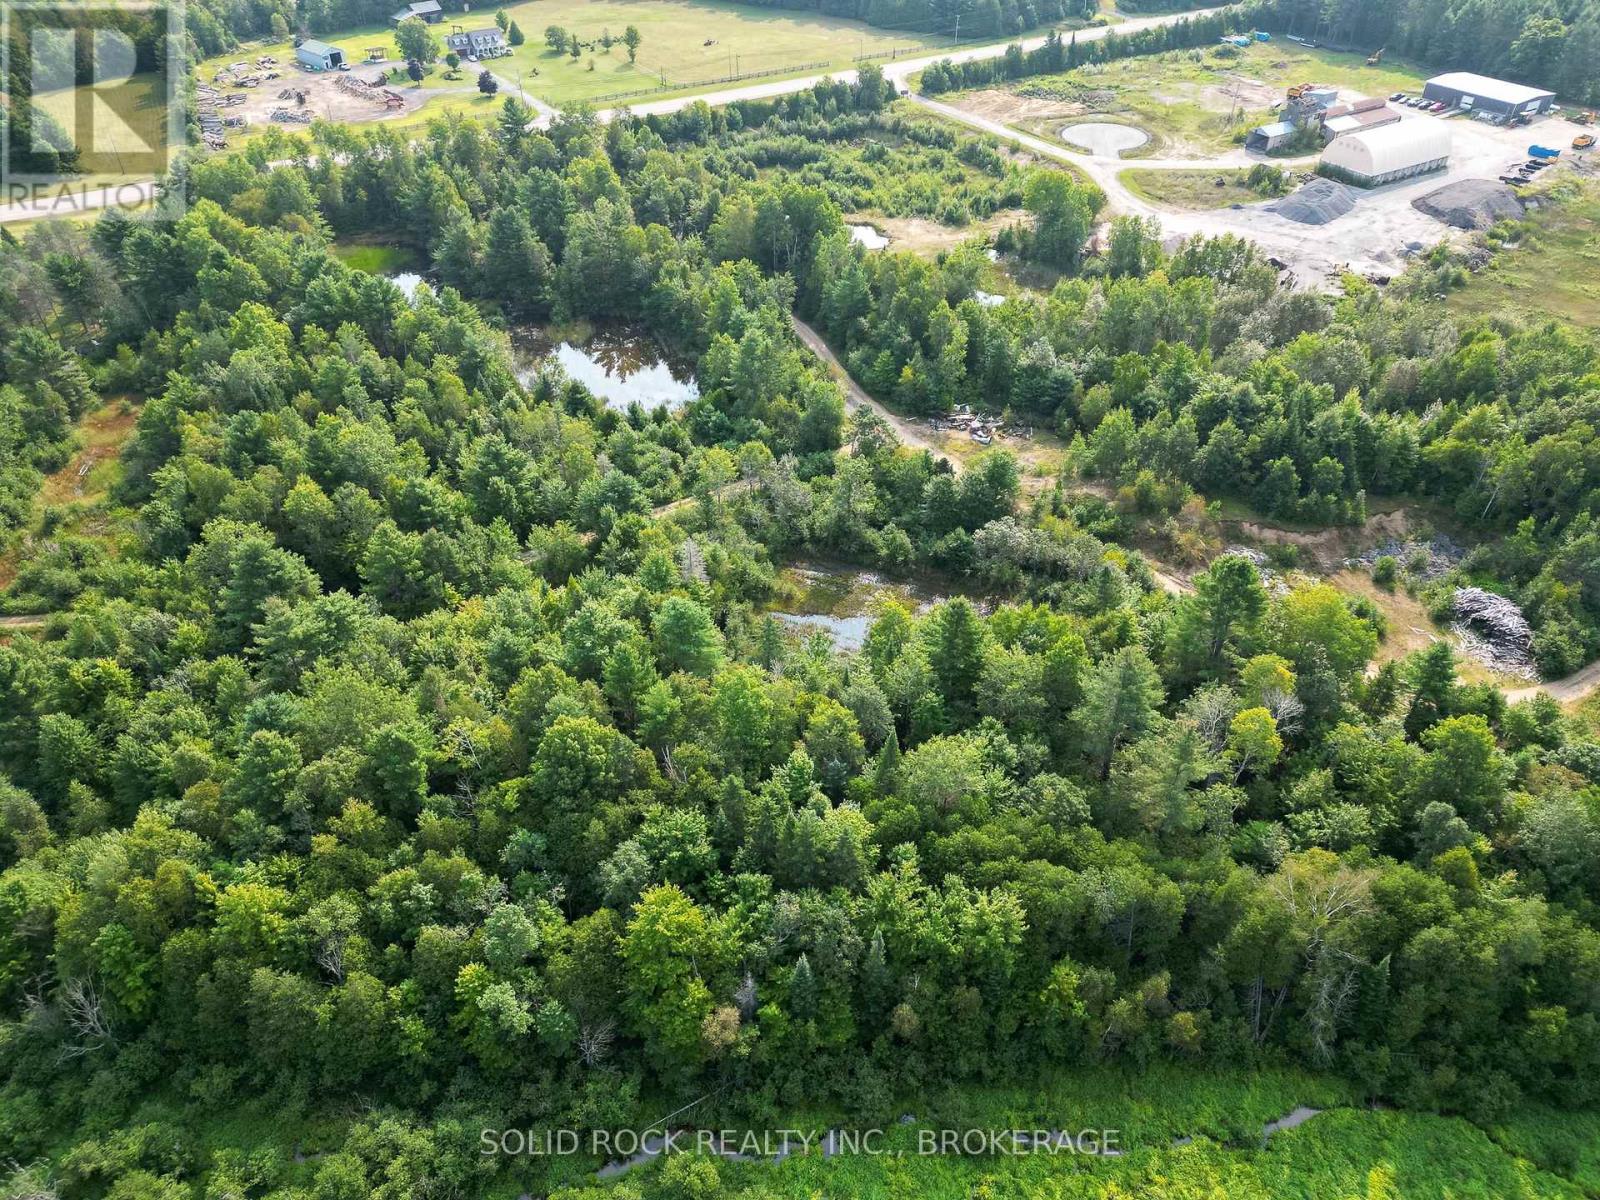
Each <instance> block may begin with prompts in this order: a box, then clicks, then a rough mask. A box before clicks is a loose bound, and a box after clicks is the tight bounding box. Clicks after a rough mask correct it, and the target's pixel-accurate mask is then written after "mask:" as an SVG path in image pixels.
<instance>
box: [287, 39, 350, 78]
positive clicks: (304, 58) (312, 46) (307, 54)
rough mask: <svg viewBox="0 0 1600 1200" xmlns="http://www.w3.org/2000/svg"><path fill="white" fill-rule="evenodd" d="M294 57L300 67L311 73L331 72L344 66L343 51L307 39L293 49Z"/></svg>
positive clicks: (324, 43)
mask: <svg viewBox="0 0 1600 1200" xmlns="http://www.w3.org/2000/svg"><path fill="white" fill-rule="evenodd" d="M294 57H295V61H297V62H298V63H299V64H300V65H301V66H303V67H306V68H307V69H309V70H312V71H333V70H337V69H338V68H339V67H340V66H342V65H344V62H345V57H344V51H343V50H341V49H339V47H337V46H330V45H329V44H328V43H327V42H319V41H317V40H316V39H315V38H307V39H306V40H305V41H303V42H301V43H300V44H299V45H298V46H296V47H295V48H294Z"/></svg>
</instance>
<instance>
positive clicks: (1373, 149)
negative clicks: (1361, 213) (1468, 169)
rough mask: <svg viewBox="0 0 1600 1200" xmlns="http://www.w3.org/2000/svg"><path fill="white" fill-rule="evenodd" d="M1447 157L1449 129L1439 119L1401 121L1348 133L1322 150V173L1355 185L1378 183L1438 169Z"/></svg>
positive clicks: (1446, 160)
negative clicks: (1379, 127) (1380, 127)
mask: <svg viewBox="0 0 1600 1200" xmlns="http://www.w3.org/2000/svg"><path fill="white" fill-rule="evenodd" d="M1449 161H1450V132H1449V130H1448V129H1446V128H1445V126H1444V123H1443V122H1441V121H1430V120H1425V119H1422V120H1414V121H1401V122H1400V123H1399V124H1398V125H1387V126H1385V127H1383V128H1382V129H1369V130H1366V131H1364V132H1362V133H1347V134H1345V135H1344V136H1343V137H1338V138H1334V139H1333V141H1331V142H1329V143H1328V148H1327V149H1326V150H1324V151H1323V152H1322V167H1321V170H1322V173H1323V174H1324V175H1327V176H1330V177H1331V178H1333V179H1337V180H1340V181H1341V182H1343V183H1353V184H1355V185H1356V186H1357V187H1379V186H1381V185H1383V184H1385V183H1396V182H1398V181H1400V180H1402V179H1410V178H1412V177H1413V176H1416V175H1426V174H1427V173H1428V172H1429V171H1437V170H1439V169H1440V168H1441V167H1443V166H1444V165H1445V164H1446V163H1448V162H1449Z"/></svg>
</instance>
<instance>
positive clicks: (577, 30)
mask: <svg viewBox="0 0 1600 1200" xmlns="http://www.w3.org/2000/svg"><path fill="white" fill-rule="evenodd" d="M506 13H507V15H508V16H509V17H510V18H511V19H512V20H514V21H516V22H517V24H518V25H519V26H520V27H521V29H522V32H523V33H524V34H525V35H526V36H527V39H528V40H527V42H526V43H525V44H524V45H522V46H520V47H518V48H517V49H516V50H514V51H513V52H512V54H511V55H510V57H508V58H502V59H499V60H497V62H496V63H495V64H494V66H495V71H496V72H497V73H498V74H500V75H501V76H502V77H504V78H506V79H511V80H513V81H514V80H515V79H516V77H517V71H518V69H519V68H520V69H521V70H522V72H523V79H522V84H523V87H524V88H525V89H526V90H527V91H529V92H531V93H532V94H534V95H536V96H538V97H540V98H541V99H544V100H548V101H549V102H550V103H552V104H556V105H561V104H567V103H570V102H572V101H574V100H592V99H594V98H596V97H603V96H606V95H609V94H612V93H616V92H628V91H637V90H639V89H643V88H654V87H659V86H660V85H661V84H662V82H663V80H664V81H665V82H666V83H668V84H673V85H680V87H679V90H682V88H681V85H685V84H694V83H696V82H699V81H706V80H715V79H720V78H723V77H726V76H728V75H733V74H736V73H745V72H750V71H778V72H783V71H784V70H785V69H787V70H788V71H790V72H794V71H799V70H811V69H814V68H811V67H808V66H807V65H806V64H810V63H825V64H826V65H827V66H828V67H835V68H837V67H850V66H854V65H855V56H856V55H858V54H880V53H882V54H887V53H891V52H893V51H895V50H910V51H912V52H914V53H927V52H929V51H931V50H935V49H942V48H944V47H946V46H948V45H949V44H950V39H949V38H948V37H942V36H929V35H926V34H917V33H907V32H901V31H897V30H892V29H878V28H875V27H873V26H870V25H864V24H862V23H861V22H859V21H848V20H844V19H842V18H838V17H829V16H824V15H822V14H821V13H815V12H798V11H789V10H785V9H774V8H757V7H754V6H751V5H746V4H733V3H728V2H727V0H650V2H649V3H643V2H641V0H532V2H529V3H523V4H517V5H513V6H510V7H508V8H507V9H506ZM549 25H559V26H561V27H562V28H563V29H566V30H567V31H568V32H570V33H574V34H576V35H577V37H578V39H579V41H581V42H584V43H589V42H598V41H599V40H600V38H601V37H602V36H603V35H604V34H606V33H607V32H609V33H610V34H611V36H612V37H616V38H620V37H621V36H622V31H623V29H624V28H626V27H627V26H629V25H632V26H634V27H635V28H637V29H638V30H639V33H640V35H641V36H642V38H643V41H642V42H641V43H640V46H639V54H638V61H637V62H634V63H629V62H628V52H627V50H626V48H624V47H623V46H622V45H621V43H618V44H616V45H613V46H612V47H611V48H610V50H605V49H602V48H600V47H599V46H596V47H595V48H594V49H592V50H591V49H584V50H583V51H582V53H581V54H580V55H579V57H578V58H576V59H574V58H572V57H571V56H570V55H568V54H566V53H565V52H561V53H557V52H556V51H554V50H551V49H550V48H549V47H548V46H547V45H545V42H544V31H545V27H546V26H549ZM535 70H537V72H538V73H537V75H535V73H534V72H535ZM663 94H666V93H663Z"/></svg>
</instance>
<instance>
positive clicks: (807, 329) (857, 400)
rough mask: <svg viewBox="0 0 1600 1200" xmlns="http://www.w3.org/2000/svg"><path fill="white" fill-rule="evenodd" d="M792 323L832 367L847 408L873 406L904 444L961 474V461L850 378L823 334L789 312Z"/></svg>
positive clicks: (830, 369)
mask: <svg viewBox="0 0 1600 1200" xmlns="http://www.w3.org/2000/svg"><path fill="white" fill-rule="evenodd" d="M789 323H790V324H791V325H793V326H794V331H795V333H796V334H797V335H798V336H799V338H800V340H801V341H802V342H804V343H805V344H806V349H808V350H810V351H811V353H813V354H815V355H816V356H817V357H818V358H820V359H821V360H822V363H823V365H824V366H826V367H827V368H828V374H830V375H832V376H833V377H834V379H836V380H838V382H839V386H840V387H842V388H844V400H845V404H846V406H847V407H849V408H866V409H871V410H872V411H873V412H874V413H876V414H877V415H878V416H880V417H882V418H883V420H884V423H885V424H887V425H888V426H889V428H891V429H893V430H894V432H895V436H896V437H898V438H899V439H900V441H901V444H902V445H906V446H910V447H911V448H912V449H913V450H926V451H927V452H928V453H929V454H931V455H933V457H934V458H942V459H944V460H945V461H946V462H948V463H949V464H950V470H951V471H952V472H953V473H954V474H957V475H959V474H961V462H960V460H959V459H956V458H952V457H951V456H950V455H948V454H946V453H945V452H944V450H942V449H941V448H940V447H939V446H937V445H936V444H935V443H934V442H933V441H932V439H930V438H929V437H928V435H927V434H925V433H923V432H922V431H921V430H920V429H918V428H917V427H916V426H915V425H913V424H912V423H911V422H910V421H908V420H906V419H905V418H904V417H901V416H897V415H895V414H894V413H892V412H890V411H889V410H888V409H887V408H885V407H884V406H883V405H881V404H879V403H878V402H877V401H876V400H874V399H873V398H872V397H871V396H869V395H867V392H866V389H865V388H863V387H862V386H861V385H860V384H859V383H857V382H856V381H855V380H854V379H852V378H851V377H850V372H849V371H846V370H845V369H844V364H843V363H841V362H840V361H839V360H838V359H837V358H836V357H835V356H834V353H833V351H832V350H830V349H829V348H828V343H827V342H825V341H823V340H822V335H821V334H820V333H818V332H817V331H816V330H815V329H813V328H811V326H809V325H807V324H806V323H805V322H804V321H802V320H801V319H800V318H799V317H797V316H795V315H794V314H793V313H790V314H789Z"/></svg>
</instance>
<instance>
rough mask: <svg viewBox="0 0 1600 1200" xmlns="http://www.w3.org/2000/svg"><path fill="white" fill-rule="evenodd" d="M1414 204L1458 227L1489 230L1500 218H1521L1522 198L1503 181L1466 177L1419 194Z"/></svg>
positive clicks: (1429, 214)
mask: <svg viewBox="0 0 1600 1200" xmlns="http://www.w3.org/2000/svg"><path fill="white" fill-rule="evenodd" d="M1411 207H1412V208H1414V209H1416V210H1417V211H1418V212H1420V213H1424V214H1426V215H1427V216H1430V217H1433V218H1435V219H1436V220H1440V221H1443V222H1444V223H1445V224H1446V225H1451V226H1454V227H1455V228H1456V229H1489V228H1491V227H1493V226H1494V225H1495V223H1496V222H1498V221H1504V220H1513V221H1515V220H1520V219H1521V217H1522V215H1523V211H1524V210H1523V207H1522V201H1520V200H1518V199H1517V194H1516V193H1515V192H1513V191H1512V190H1511V189H1510V188H1509V187H1507V186H1506V185H1505V184H1503V183H1494V182H1491V181H1490V180H1487V179H1463V180H1460V181H1459V182H1456V183H1447V184H1445V186H1444V187H1442V188H1438V189H1437V190H1435V191H1432V192H1429V193H1428V194H1427V195H1426V196H1421V197H1418V198H1417V199H1415V200H1413V201H1412V202H1411Z"/></svg>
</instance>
